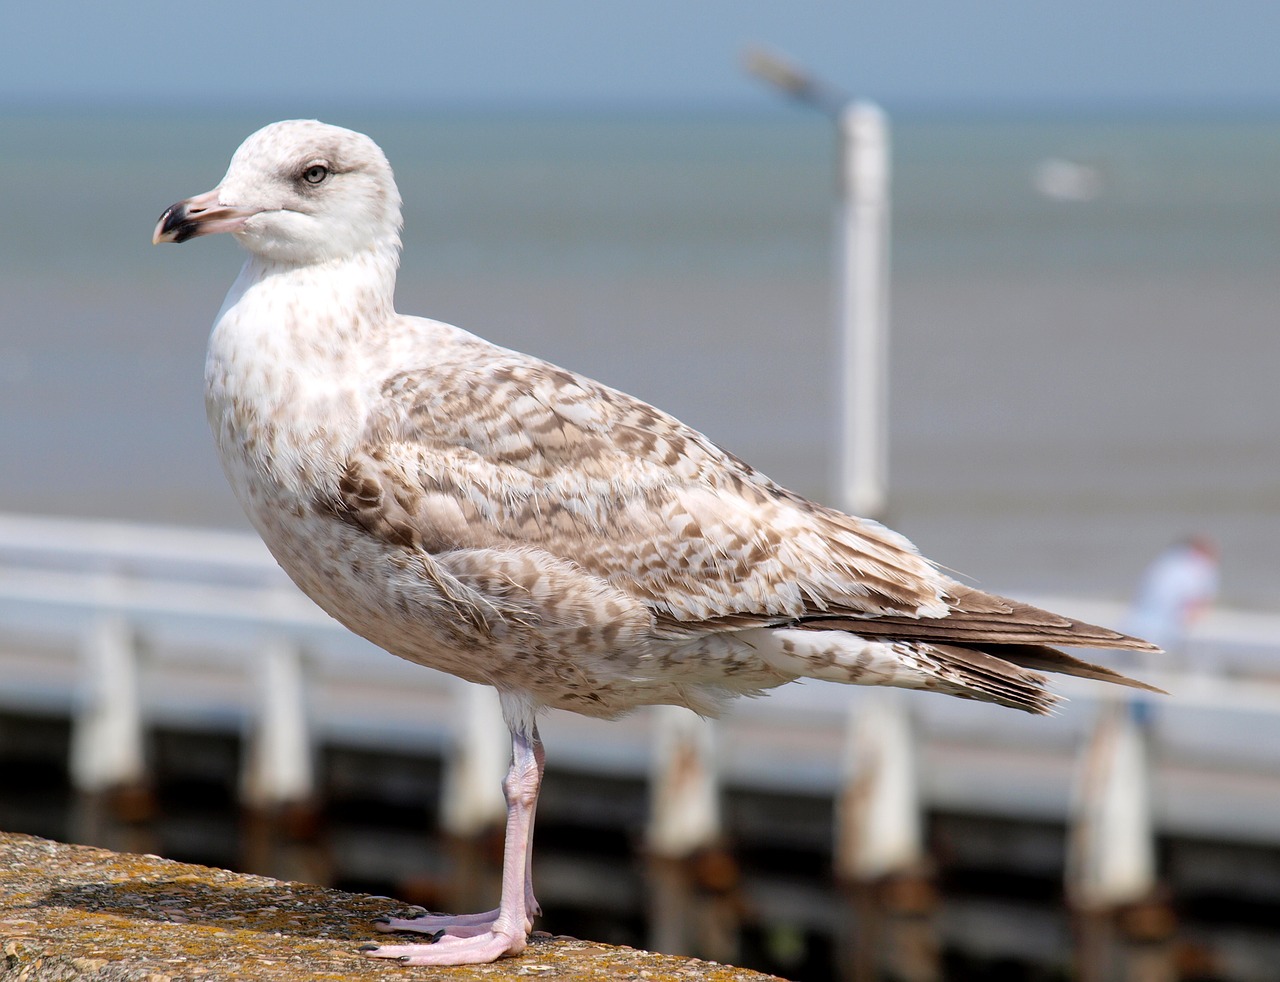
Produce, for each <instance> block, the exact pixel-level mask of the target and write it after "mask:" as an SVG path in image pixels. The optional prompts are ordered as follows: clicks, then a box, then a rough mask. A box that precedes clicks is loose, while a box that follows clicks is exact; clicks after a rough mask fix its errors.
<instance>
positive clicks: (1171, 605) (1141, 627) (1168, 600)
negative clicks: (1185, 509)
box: [1126, 535, 1218, 652]
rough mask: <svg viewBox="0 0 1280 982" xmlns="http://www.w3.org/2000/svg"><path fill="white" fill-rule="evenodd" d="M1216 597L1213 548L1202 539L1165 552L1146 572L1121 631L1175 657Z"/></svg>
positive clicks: (1184, 542)
mask: <svg viewBox="0 0 1280 982" xmlns="http://www.w3.org/2000/svg"><path fill="white" fill-rule="evenodd" d="M1217 594H1218V547H1217V544H1216V543H1214V542H1213V540H1212V539H1209V538H1208V537H1206V536H1203V535H1196V536H1192V537H1191V538H1189V539H1186V540H1184V541H1182V542H1178V543H1175V544H1174V545H1172V546H1170V547H1169V548H1168V549H1166V550H1165V551H1164V552H1162V553H1160V555H1159V556H1157V557H1156V558H1155V560H1154V561H1153V562H1152V563H1151V565H1150V566H1148V567H1147V570H1146V572H1145V573H1143V575H1142V581H1141V582H1140V583H1139V585H1138V593H1137V595H1136V596H1135V597H1134V601H1133V607H1132V609H1131V610H1130V611H1129V620H1128V626H1127V628H1126V630H1128V631H1131V632H1132V633H1133V634H1135V635H1137V636H1138V637H1140V638H1145V639H1146V640H1148V641H1150V642H1152V643H1153V644H1158V645H1159V646H1160V647H1161V648H1164V649H1165V650H1166V651H1171V652H1175V651H1177V650H1178V649H1179V648H1180V647H1181V646H1182V644H1183V643H1184V642H1185V640H1186V636H1187V632H1188V631H1189V630H1190V628H1191V626H1192V624H1194V623H1195V622H1196V621H1197V620H1199V619H1200V618H1201V617H1203V616H1204V614H1205V613H1206V612H1207V611H1208V609H1209V607H1210V605H1212V603H1213V600H1214V598H1215V597H1216V596H1217Z"/></svg>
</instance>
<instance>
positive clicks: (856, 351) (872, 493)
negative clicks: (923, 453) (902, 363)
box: [744, 49, 889, 518]
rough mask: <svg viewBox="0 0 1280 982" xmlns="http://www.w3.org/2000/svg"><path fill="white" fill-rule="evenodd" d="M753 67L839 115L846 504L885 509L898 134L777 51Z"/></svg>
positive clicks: (874, 111) (869, 106)
mask: <svg viewBox="0 0 1280 982" xmlns="http://www.w3.org/2000/svg"><path fill="white" fill-rule="evenodd" d="M744 65H745V67H746V70H747V71H748V72H750V73H751V74H752V75H755V76H756V77H757V78H760V79H762V80H763V81H765V82H768V83H769V84H770V85H773V86H775V87H777V88H778V89H780V90H781V91H782V92H784V93H785V94H786V95H787V96H789V97H790V98H793V99H796V100H799V101H800V102H804V103H806V104H807V105H811V106H813V107H815V108H817V109H819V110H821V111H822V112H824V113H826V114H827V115H828V116H830V117H832V119H833V120H834V121H835V123H836V128H837V132H838V137H839V148H840V149H839V153H840V158H839V170H838V199H837V203H836V229H837V250H836V289H837V293H836V311H837V315H836V316H837V338H838V353H839V354H838V357H839V366H840V410H839V427H838V455H837V461H838V473H837V483H836V494H837V502H836V503H837V504H838V505H839V506H840V507H841V508H844V509H845V510H847V511H850V512H852V513H854V514H856V515H865V516H868V517H871V518H879V517H882V516H883V515H884V511H885V506H886V504H887V494H888V470H889V439H888V402H889V400H888V394H889V388H888V366H889V358H888V354H889V351H888V348H889V137H888V126H887V124H886V121H885V115H884V112H883V111H882V110H881V109H880V108H879V107H878V106H876V105H875V104H874V103H871V102H865V101H862V100H853V99H849V98H848V97H847V96H845V95H844V94H843V93H841V92H839V91H838V90H837V89H835V88H834V87H832V86H830V85H828V84H827V83H826V82H824V81H822V80H821V79H818V78H815V77H813V76H812V75H810V74H808V73H806V72H804V71H802V70H801V69H799V68H797V67H795V66H794V65H791V64H789V63H787V62H786V61H784V60H782V59H781V58H778V57H776V56H775V55H772V54H770V53H768V52H764V51H760V50H758V49H752V50H749V51H748V52H747V53H746V55H745V57H744Z"/></svg>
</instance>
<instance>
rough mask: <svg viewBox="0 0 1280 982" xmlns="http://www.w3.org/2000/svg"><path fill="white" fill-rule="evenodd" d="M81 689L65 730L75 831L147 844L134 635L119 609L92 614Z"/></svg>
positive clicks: (117, 844) (149, 808)
mask: <svg viewBox="0 0 1280 982" xmlns="http://www.w3.org/2000/svg"><path fill="white" fill-rule="evenodd" d="M80 654H81V665H82V671H83V674H82V678H83V688H82V689H81V692H80V699H79V704H78V706H77V709H76V712H75V717H74V719H73V721H72V729H71V759H70V764H69V769H70V772H71V783H72V786H73V787H74V788H75V790H76V792H77V794H76V808H75V815H74V817H73V821H72V824H73V826H74V834H75V836H76V838H77V839H78V840H79V841H81V842H85V843H89V844H94V845H101V846H106V847H109V848H113V849H122V850H131V851H147V850H148V849H150V848H152V844H151V843H152V839H151V835H150V832H149V830H147V828H146V826H147V824H148V823H149V822H150V820H151V819H152V818H153V817H154V813H155V799H154V794H153V793H152V790H151V787H150V782H149V780H148V775H147V760H146V750H145V734H144V727H143V720H142V703H141V695H140V691H139V684H140V681H139V671H138V649H137V637H136V635H135V634H134V631H133V628H132V626H131V625H130V624H129V622H128V621H127V620H126V619H125V618H124V617H122V616H120V615H118V614H103V615H100V616H99V617H98V618H97V619H95V620H94V622H93V623H92V625H91V626H90V628H89V630H88V632H87V633H86V635H85V637H84V640H83V642H82V645H81V652H80Z"/></svg>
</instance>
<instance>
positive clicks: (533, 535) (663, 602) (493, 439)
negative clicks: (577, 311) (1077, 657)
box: [341, 343, 946, 626]
mask: <svg viewBox="0 0 1280 982" xmlns="http://www.w3.org/2000/svg"><path fill="white" fill-rule="evenodd" d="M478 347H479V343H477V345H475V346H470V345H469V346H467V348H466V349H465V350H462V351H458V352H454V353H452V354H453V357H455V359H456V360H455V361H454V362H453V363H452V364H449V363H446V364H437V366H436V367H434V368H433V369H432V370H430V371H424V372H406V373H403V374H401V375H397V376H395V377H393V378H391V379H389V380H388V381H387V383H386V386H385V395H386V396H387V398H386V399H385V400H384V405H385V406H386V407H387V409H386V412H385V414H384V415H380V416H375V417H374V418H372V419H371V420H370V425H369V429H368V441H367V443H366V444H365V445H364V446H363V447H361V448H360V449H359V450H358V451H357V452H355V453H353V454H352V456H351V458H350V460H349V461H348V462H347V467H346V474H345V475H344V477H343V482H342V492H341V493H342V499H343V500H342V502H341V507H343V508H344V509H345V510H346V512H347V513H348V514H349V515H350V516H351V517H352V518H353V519H354V520H356V521H358V522H359V523H360V524H361V525H362V526H363V527H365V528H366V529H368V530H369V531H370V532H372V533H374V534H376V535H379V536H381V537H383V538H385V539H387V540H388V541H392V542H397V543H400V544H403V545H409V546H414V547H420V548H424V549H427V550H430V551H431V552H436V553H440V552H448V551H450V550H457V549H473V548H506V549H515V550H542V551H544V552H545V553H547V554H549V555H550V556H553V557H556V558H557V559H562V560H569V561H571V562H573V563H575V564H577V565H578V566H579V567H581V568H583V569H585V570H587V571H589V572H590V573H592V574H594V575H596V576H599V577H602V578H603V579H605V580H607V581H608V582H609V583H610V584H611V585H613V586H614V587H616V588H619V589H621V590H623V591H624V592H625V593H627V594H628V595H630V596H633V597H635V598H637V599H638V600H640V601H642V602H643V603H645V604H646V605H648V606H649V607H650V608H651V609H652V610H653V611H654V613H655V615H656V616H657V617H658V618H659V619H660V620H662V621H668V622H673V623H679V624H690V623H691V622H700V621H708V620H716V619H724V618H731V619H733V620H734V622H735V623H736V624H738V625H743V626H745V624H747V623H771V622H778V621H785V620H788V619H794V618H798V617H802V616H805V615H812V614H816V613H820V612H823V611H828V610H833V609H840V610H842V611H845V612H848V613H855V614H860V615H864V616H865V615H877V614H897V615H904V616H907V617H911V616H913V615H916V614H919V613H924V614H933V615H941V614H943V613H944V612H945V609H946V608H945V606H944V605H943V604H942V603H941V602H940V600H939V591H940V587H941V584H942V583H943V582H944V580H943V578H942V577H941V576H940V575H939V574H938V573H937V572H936V570H935V569H934V567H933V566H932V565H931V564H929V563H928V562H927V561H926V560H924V559H923V558H921V557H920V556H919V555H918V553H917V552H916V551H915V549H914V547H912V546H911V544H910V543H909V542H907V540H906V539H904V538H902V537H901V536H899V535H897V534H896V533H894V532H891V531H889V530H887V529H884V528H883V527H881V526H879V525H878V524H876V523H874V522H866V521H862V520H859V519H856V518H850V517H848V516H845V515H842V514H840V513H838V512H835V511H832V510H830V509H827V508H824V507H822V506H820V505H816V504H814V503H812V502H809V501H806V500H805V499H803V498H800V497H798V496H796V495H794V494H792V493H790V492H788V491H786V490H785V489H782V488H780V487H778V486H777V485H775V484H773V482H771V481H769V480H768V479H767V478H765V477H764V476H763V475H761V474H759V473H758V472H757V471H755V470H753V469H752V468H750V467H749V466H747V465H746V464H744V463H742V462H741V461H739V460H738V459H737V458H735V457H733V456H732V455H730V454H728V453H726V452H724V451H723V450H721V449H720V448H718V447H716V446H715V445H714V444H713V443H711V442H710V441H709V440H707V438H706V437H704V436H702V435H701V434H700V433H698V432H696V431H694V430H692V429H690V428H689V427H687V426H685V425H684V424H682V423H680V422H679V421H678V420H676V419H674V418H672V417H671V416H668V415H666V414H665V413H662V412H660V411H659V410H657V409H654V408H653V407H652V406H649V405H646V404H645V403H643V402H641V401H639V400H637V399H634V398H632V397H630V396H627V395H625V394H623V393H621V392H618V391H616V390H613V389H609V388H607V387H605V386H602V385H599V384H598V383H595V382H592V381H590V380H588V379H584V378H582V377H580V376H577V375H574V374H572V373H569V372H566V371H564V370H562V369H558V368H555V367H554V366H551V365H547V364H545V363H542V362H538V361H536V360H535V359H531V358H527V357H525V356H521V355H517V354H515V353H513V352H506V351H505V350H503V349H496V348H491V347H489V346H487V345H485V346H484V347H483V348H480V349H479V351H477V350H476V349H477V348H478ZM479 354H483V355H484V356H485V357H483V358H481V357H478V355H479ZM449 356H450V353H447V352H446V353H445V355H444V357H445V358H448V357H449ZM406 405H407V406H410V407H411V408H410V409H409V410H408V411H407V412H404V411H399V410H397V409H395V408H394V407H402V406H406ZM393 413H398V415H393Z"/></svg>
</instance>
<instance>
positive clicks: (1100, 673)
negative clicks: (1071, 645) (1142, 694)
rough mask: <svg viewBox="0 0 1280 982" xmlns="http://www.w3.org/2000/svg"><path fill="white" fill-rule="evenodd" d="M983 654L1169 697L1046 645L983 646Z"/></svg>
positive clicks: (1140, 683)
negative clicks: (987, 653) (986, 653)
mask: <svg viewBox="0 0 1280 982" xmlns="http://www.w3.org/2000/svg"><path fill="white" fill-rule="evenodd" d="M983 650H984V651H987V652H989V653H990V654H992V655H995V656H996V657H997V658H1002V659H1004V660H1005V661H1009V662H1012V663H1013V664H1015V665H1021V666H1022V667H1023V668H1030V669H1032V670H1034V671H1037V672H1057V673H1058V674H1059V675H1074V676H1076V677H1077V678H1082V679H1097V680H1098V681H1100V682H1114V683H1115V684H1116V685H1127V686H1129V687H1130V688H1133V689H1144V690H1146V691H1147V692H1158V693H1159V694H1160V695H1162V696H1167V695H1168V694H1169V693H1167V692H1165V691H1164V689H1158V688H1156V687H1155V686H1154V685H1149V684H1147V683H1146V682H1140V681H1138V680H1137V679H1131V678H1129V676H1127V675H1122V674H1121V673H1120V672H1117V671H1115V670H1114V669H1111V668H1107V667H1106V666H1105V665H1095V664H1093V663H1092V662H1087V661H1084V660H1083V659H1081V658H1076V657H1075V656H1073V655H1069V654H1067V653H1066V652H1065V651H1059V650H1058V649H1057V648H1050V647H1048V646H1047V645H1031V644H1008V645H1004V644H1002V645H984V646H983Z"/></svg>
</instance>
